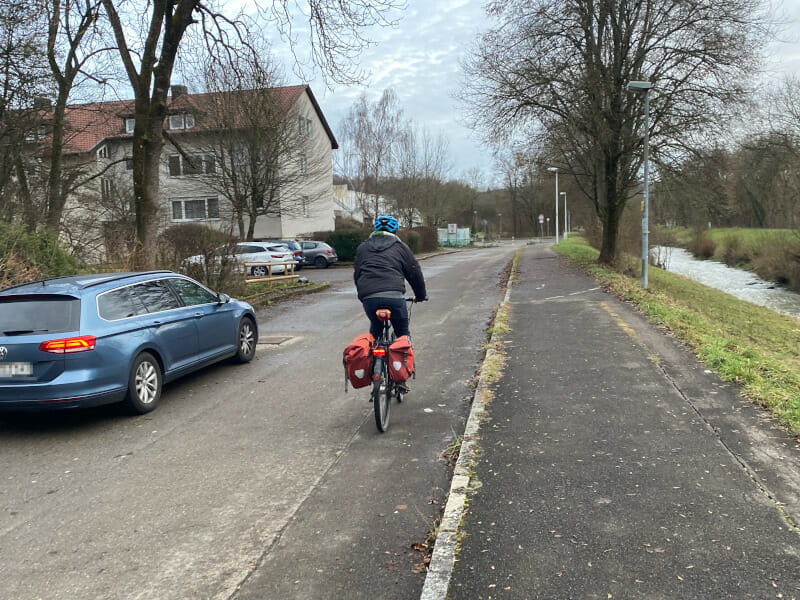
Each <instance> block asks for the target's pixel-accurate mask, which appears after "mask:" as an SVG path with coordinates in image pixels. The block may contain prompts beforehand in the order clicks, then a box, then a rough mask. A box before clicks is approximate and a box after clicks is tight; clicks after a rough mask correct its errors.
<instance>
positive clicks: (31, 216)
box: [14, 153, 39, 232]
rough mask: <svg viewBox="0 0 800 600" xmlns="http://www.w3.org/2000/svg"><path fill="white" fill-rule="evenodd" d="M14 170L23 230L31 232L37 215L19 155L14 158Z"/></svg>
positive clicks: (34, 226)
mask: <svg viewBox="0 0 800 600" xmlns="http://www.w3.org/2000/svg"><path fill="white" fill-rule="evenodd" d="M14 170H15V171H16V173H17V182H18V184H19V190H20V195H21V196H22V222H23V223H24V224H25V229H27V230H28V231H31V232H33V231H36V225H38V219H39V215H38V213H37V211H36V207H35V206H34V205H33V198H32V197H31V189H30V187H29V186H28V175H27V172H26V170H25V165H23V164H22V158H21V155H20V154H19V153H17V154H16V156H15V157H14Z"/></svg>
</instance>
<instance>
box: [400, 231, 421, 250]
mask: <svg viewBox="0 0 800 600" xmlns="http://www.w3.org/2000/svg"><path fill="white" fill-rule="evenodd" d="M397 236H398V237H399V238H400V239H401V240H403V241H404V242H405V243H406V245H407V246H408V247H409V248H411V251H412V252H413V253H414V254H417V253H419V243H420V235H419V233H418V232H416V231H411V230H409V229H402V230H398V231H397Z"/></svg>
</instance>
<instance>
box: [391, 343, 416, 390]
mask: <svg viewBox="0 0 800 600" xmlns="http://www.w3.org/2000/svg"><path fill="white" fill-rule="evenodd" d="M413 374H414V349H413V348H412V347H411V340H410V339H408V336H407V335H401V336H400V337H399V338H397V339H396V340H395V341H394V342H392V345H391V346H389V377H390V378H391V380H392V381H394V382H395V383H403V382H404V381H406V380H407V379H408V378H409V377H411V376H412V375H413Z"/></svg>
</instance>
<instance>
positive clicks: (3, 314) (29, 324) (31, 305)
mask: <svg viewBox="0 0 800 600" xmlns="http://www.w3.org/2000/svg"><path fill="white" fill-rule="evenodd" d="M80 325H81V301H80V300H79V299H78V298H73V297H71V296H14V297H5V298H2V297H0V335H25V334H28V333H62V332H65V331H78V330H79V329H80Z"/></svg>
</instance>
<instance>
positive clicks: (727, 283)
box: [650, 246, 800, 318]
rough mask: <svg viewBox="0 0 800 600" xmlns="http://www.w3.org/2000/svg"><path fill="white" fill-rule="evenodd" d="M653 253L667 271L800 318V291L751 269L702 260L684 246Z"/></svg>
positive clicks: (652, 249) (664, 247) (653, 250)
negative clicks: (761, 276)
mask: <svg viewBox="0 0 800 600" xmlns="http://www.w3.org/2000/svg"><path fill="white" fill-rule="evenodd" d="M650 253H651V255H652V256H654V257H656V258H658V259H660V261H661V262H664V263H665V269H666V270H667V271H670V272H672V273H678V274H679V275H683V276H684V277H688V278H689V279H693V280H694V281H698V282H700V283H702V284H703V285H707V286H709V287H713V288H716V289H718V290H722V291H723V292H726V293H728V294H731V295H732V296H736V297H737V298H740V299H742V300H747V301H748V302H752V303H753V304H758V305H760V306H765V307H767V308H770V309H772V310H774V311H776V312H779V313H783V314H786V315H791V316H793V317H797V318H800V294H797V293H795V292H790V291H789V290H787V289H785V288H782V287H781V286H779V285H777V284H775V283H771V282H769V281H764V280H763V279H759V278H758V277H757V276H756V275H754V274H753V273H751V272H750V271H743V270H741V269H734V268H732V267H729V266H728V265H725V264H722V263H719V262H715V261H713V260H699V259H697V258H695V257H694V256H693V255H692V253H691V252H689V251H687V250H684V249H683V248H669V247H666V246H656V247H654V248H651V249H650Z"/></svg>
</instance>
